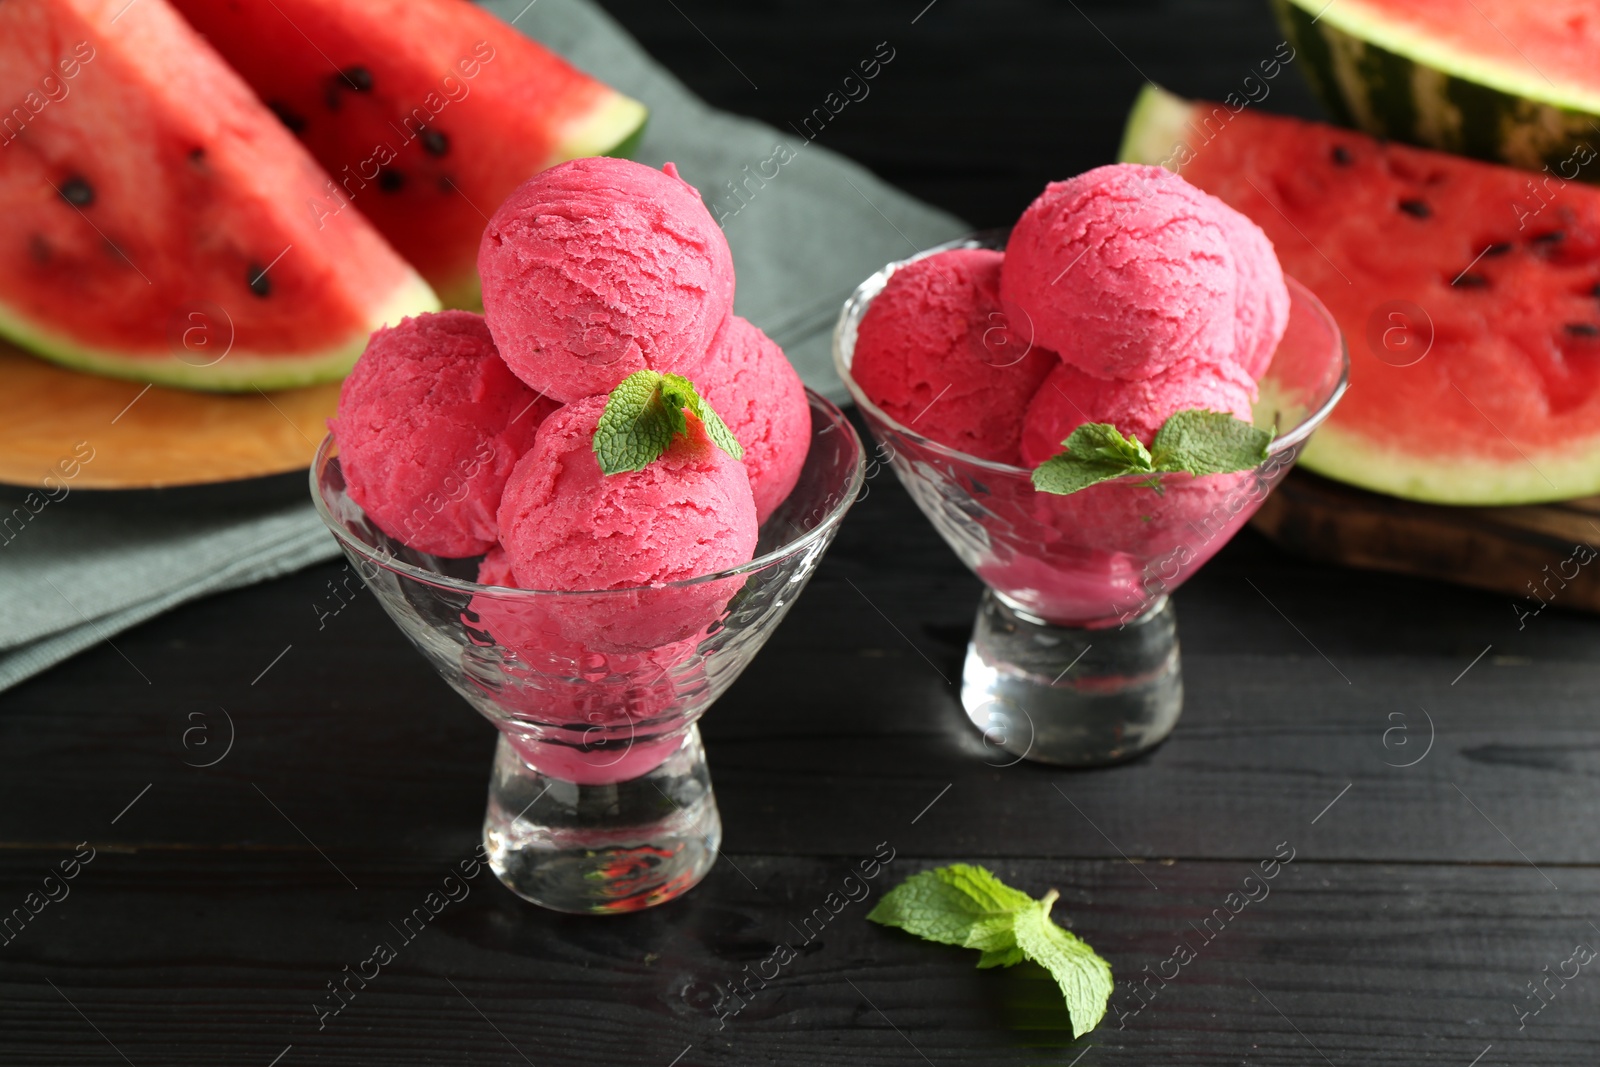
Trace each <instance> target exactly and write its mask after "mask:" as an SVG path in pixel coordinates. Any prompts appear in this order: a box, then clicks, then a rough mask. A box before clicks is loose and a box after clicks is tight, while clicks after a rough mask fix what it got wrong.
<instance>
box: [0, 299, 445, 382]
mask: <svg viewBox="0 0 1600 1067" xmlns="http://www.w3.org/2000/svg"><path fill="white" fill-rule="evenodd" d="M407 274H408V277H407V278H406V279H405V281H404V282H403V283H402V284H401V286H400V287H399V288H398V289H397V290H396V291H395V293H394V295H393V296H392V297H390V299H389V300H388V302H387V303H386V304H385V305H384V306H383V307H381V308H377V309H375V310H374V311H373V313H372V319H371V322H370V326H369V328H368V329H363V330H357V331H355V332H353V333H352V334H350V335H349V336H348V337H346V338H344V339H342V340H340V341H336V342H335V343H333V344H331V345H329V346H327V347H326V348H323V349H319V350H317V351H314V352H293V353H287V352H286V353H281V354H279V353H274V354H262V353H249V352H244V351H230V352H229V353H228V354H227V355H225V356H223V357H222V358H221V359H220V360H218V361H217V362H216V363H214V364H212V365H210V366H196V365H194V364H192V363H188V362H185V361H184V360H182V359H180V358H178V356H176V355H169V356H159V357H155V358H151V357H147V356H138V355H133V354H130V353H127V352H119V351H116V350H114V349H109V348H98V347H95V346H92V345H85V344H82V343H81V342H79V341H76V340H74V339H73V338H72V337H70V336H68V335H67V334H65V333H62V332H61V331H60V330H57V329H53V328H51V327H48V326H43V325H41V324H39V323H36V322H32V321H30V320H28V319H27V318H25V317H23V316H22V315H20V314H19V313H18V312H17V311H16V310H15V309H13V308H10V307H7V306H6V305H5V304H4V303H3V302H0V337H6V338H9V339H10V340H11V341H14V342H15V343H16V344H18V345H20V346H21V347H23V348H26V349H27V350H28V351H30V352H32V353H33V354H34V355H36V356H39V357H41V358H43V359H47V360H49V361H50V362H52V363H59V364H61V365H62V366H64V367H71V368H72V369H73V370H81V371H87V372H88V373H90V374H98V375H101V376H103V377H107V378H127V379H130V380H132V381H136V382H151V383H153V384H155V385H170V386H174V387H176V388H179V389H196V390H201V391H203V392H214V393H241V392H250V391H252V390H256V389H263V390H265V389H293V388H297V387H299V386H302V385H317V384H320V383H322V382H336V381H338V380H339V379H341V378H343V377H344V376H345V375H346V374H348V373H350V368H351V367H353V366H355V362H356V360H357V359H359V358H360V356H361V353H362V352H363V351H364V350H365V349H366V347H367V338H368V337H369V336H371V331H372V330H376V329H378V328H379V327H380V326H392V325H394V324H396V323H398V322H399V321H400V320H401V319H403V318H405V317H406V316H407V315H420V314H422V313H423V312H425V311H437V310H439V298H438V297H437V296H435V295H434V292H433V290H432V289H430V288H428V283H427V282H425V281H423V280H422V276H421V275H419V274H416V273H415V272H407Z"/></svg>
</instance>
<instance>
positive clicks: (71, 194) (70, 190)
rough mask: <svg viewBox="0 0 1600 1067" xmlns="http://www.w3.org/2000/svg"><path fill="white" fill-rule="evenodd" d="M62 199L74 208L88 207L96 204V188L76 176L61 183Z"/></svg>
mask: <svg viewBox="0 0 1600 1067" xmlns="http://www.w3.org/2000/svg"><path fill="white" fill-rule="evenodd" d="M61 199H63V200H65V201H66V202H67V203H69V204H71V205H72V206H74V207H88V206H89V205H90V204H92V203H94V186H92V185H90V184H89V183H88V182H87V181H85V180H84V179H83V178H82V177H80V176H79V175H76V174H74V175H73V176H72V177H70V178H68V179H67V180H66V181H64V182H62V183H61Z"/></svg>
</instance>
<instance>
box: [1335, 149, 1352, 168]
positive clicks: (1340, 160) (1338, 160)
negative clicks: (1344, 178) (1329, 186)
mask: <svg viewBox="0 0 1600 1067" xmlns="http://www.w3.org/2000/svg"><path fill="white" fill-rule="evenodd" d="M1354 162H1355V157H1354V156H1352V155H1351V154H1350V149H1348V148H1346V147H1345V146H1344V145H1342V144H1336V145H1334V146H1333V163H1334V166H1336V167H1348V166H1349V165H1350V164H1351V163H1354Z"/></svg>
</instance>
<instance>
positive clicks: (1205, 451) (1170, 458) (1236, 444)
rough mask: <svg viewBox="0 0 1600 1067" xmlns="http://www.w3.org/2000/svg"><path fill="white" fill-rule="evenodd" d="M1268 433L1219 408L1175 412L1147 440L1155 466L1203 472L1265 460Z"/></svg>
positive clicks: (1246, 466)
mask: <svg viewBox="0 0 1600 1067" xmlns="http://www.w3.org/2000/svg"><path fill="white" fill-rule="evenodd" d="M1270 444H1272V434H1271V433H1270V432H1268V431H1267V430H1258V429H1256V428H1255V427H1254V426H1251V425H1250V424H1249V423H1248V422H1242V421H1241V420H1239V419H1236V418H1234V417H1233V416H1232V415H1229V414H1226V413H1225V412H1221V411H1201V410H1199V409H1194V410H1190V411H1179V412H1175V413H1174V414H1173V415H1172V416H1171V417H1170V418H1168V419H1167V421H1166V422H1164V423H1162V425H1161V429H1160V430H1158V431H1157V432H1156V436H1155V440H1154V441H1152V442H1151V451H1152V452H1153V453H1154V454H1155V457H1156V469H1157V470H1164V471H1188V472H1189V473H1190V474H1193V475H1195V476H1197V477H1198V476H1200V475H1204V474H1226V473H1228V472H1230V471H1242V470H1249V469H1251V468H1252V467H1259V466H1260V465H1261V464H1262V463H1264V462H1266V459H1267V446H1268V445H1270Z"/></svg>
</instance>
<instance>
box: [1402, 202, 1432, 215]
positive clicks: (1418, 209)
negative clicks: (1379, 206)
mask: <svg viewBox="0 0 1600 1067" xmlns="http://www.w3.org/2000/svg"><path fill="white" fill-rule="evenodd" d="M1400 210H1401V211H1404V212H1405V213H1406V214H1407V215H1410V216H1411V217H1412V218H1417V219H1425V218H1428V217H1430V216H1432V214H1433V209H1432V208H1431V207H1429V206H1428V205H1427V204H1426V203H1424V202H1423V201H1421V200H1402V201H1400Z"/></svg>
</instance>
